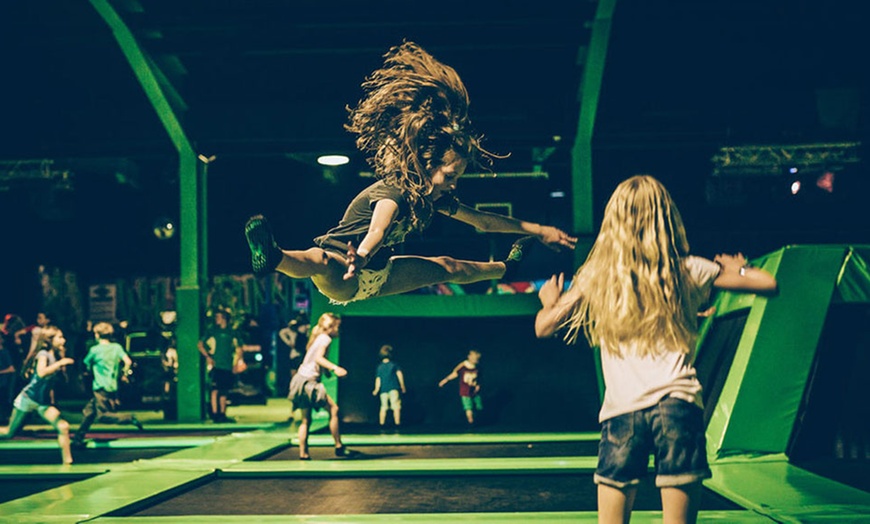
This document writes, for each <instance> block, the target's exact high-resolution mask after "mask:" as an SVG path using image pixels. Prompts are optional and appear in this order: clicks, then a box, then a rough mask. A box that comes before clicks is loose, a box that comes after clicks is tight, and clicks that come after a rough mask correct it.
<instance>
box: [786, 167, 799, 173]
mask: <svg viewBox="0 0 870 524" xmlns="http://www.w3.org/2000/svg"><path fill="white" fill-rule="evenodd" d="M788 172H789V173H791V174H795V173H797V172H798V168H796V167H790V168H789V169H788Z"/></svg>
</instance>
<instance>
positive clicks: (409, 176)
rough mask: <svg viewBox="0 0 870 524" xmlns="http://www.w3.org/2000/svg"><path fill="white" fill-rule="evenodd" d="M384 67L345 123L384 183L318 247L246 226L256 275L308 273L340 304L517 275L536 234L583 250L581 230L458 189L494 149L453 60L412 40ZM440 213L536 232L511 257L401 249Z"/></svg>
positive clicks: (258, 221)
mask: <svg viewBox="0 0 870 524" xmlns="http://www.w3.org/2000/svg"><path fill="white" fill-rule="evenodd" d="M385 58H386V60H385V62H384V66H383V67H382V68H381V69H378V70H377V71H375V72H374V73H373V74H372V75H371V76H370V77H369V78H368V79H367V80H366V81H365V82H364V83H363V88H364V89H365V91H366V95H365V96H364V97H363V99H362V100H361V101H360V102H359V104H358V105H357V107H356V108H354V109H352V110H350V119H349V123H348V124H347V125H346V126H345V127H346V128H347V129H348V130H349V131H350V132H352V133H355V134H356V135H357V139H356V143H357V147H358V148H359V149H360V150H361V151H363V152H364V153H366V154H367V155H368V156H369V162H370V163H371V165H372V166H373V168H374V172H375V175H376V176H377V178H378V181H377V182H375V183H374V184H372V185H370V186H369V187H367V188H365V189H364V190H363V191H362V192H361V193H360V194H359V195H357V196H356V198H354V199H353V201H352V202H351V203H350V205H349V206H348V208H347V210H346V211H345V214H344V217H343V218H342V219H341V222H339V224H338V225H337V226H336V227H334V228H332V229H331V230H329V231H328V232H327V233H326V234H325V235H323V236H320V237H317V238H316V239H314V243H315V244H316V247H312V248H310V249H307V250H302V251H296V250H282V249H280V248H279V247H278V245H277V243H276V242H275V239H274V237H273V234H272V231H271V228H270V226H269V223H268V221H267V220H266V218H265V217H263V216H260V215H258V216H254V217H251V218H250V219H249V220H248V223H247V224H246V225H245V236H246V237H247V241H248V245H249V247H250V249H251V263H252V266H253V269H254V272H255V273H256V274H258V275H259V274H266V273H268V272H271V271H279V272H281V273H284V274H285V275H288V276H291V277H294V278H307V277H311V280H312V281H313V282H314V284H315V285H316V286H317V288H318V289H319V290H320V291H321V292H322V293H323V294H324V295H326V296H327V297H329V298H330V299H331V300H332V301H333V302H336V303H347V302H352V301H356V300H364V299H366V298H369V297H374V296H385V295H394V294H399V293H404V292H407V291H412V290H414V289H418V288H421V287H425V286H428V285H432V284H439V283H446V282H452V283H456V284H468V283H472V282H478V281H482V280H492V279H499V278H511V277H512V275H513V273H514V272H515V268H516V266H517V264H518V263H519V262H520V260H521V259H522V257H523V250H524V249H525V248H526V246H527V245H528V243H529V241H530V240H531V239H534V238H537V239H538V240H540V241H541V242H543V243H544V244H546V245H547V246H549V247H551V248H554V249H559V248H560V247H562V246H564V247H567V248H571V249H573V248H574V245H575V243H576V238H573V237H571V236H569V235H568V234H566V233H565V232H563V231H561V230H559V229H557V228H555V227H551V226H544V225H540V224H535V223H532V222H525V221H522V220H517V219H514V218H510V217H506V216H503V215H499V214H495V213H487V212H483V211H478V210H476V209H474V208H472V207H469V206H466V205H463V204H462V203H460V202H459V200H458V199H457V198H456V197H455V196H454V195H453V192H454V190H455V189H456V184H457V181H458V180H459V178H460V177H461V176H462V174H463V173H464V172H465V170H466V168H467V167H468V166H469V165H472V166H486V165H488V164H489V163H490V162H491V160H492V157H493V155H491V154H490V153H488V152H487V151H485V150H484V149H483V148H482V147H481V145H480V137H479V136H478V135H477V134H475V132H474V131H473V130H472V129H471V122H470V121H469V118H468V103H469V99H468V93H467V92H466V90H465V86H464V85H463V83H462V80H461V79H460V78H459V76H458V75H457V74H456V71H454V70H453V68H451V67H449V66H447V65H444V64H442V63H441V62H439V61H437V60H435V59H434V58H433V57H432V56H431V55H429V53H427V52H426V51H424V50H423V49H422V48H420V47H419V46H417V45H416V44H414V43H412V42H405V43H403V44H402V45H399V46H396V47H393V48H392V49H390V50H389V52H388V53H387V54H386V55H385ZM435 212H439V213H442V214H444V215H447V216H449V217H451V218H454V219H456V220H459V221H461V222H465V223H467V224H470V225H472V226H475V227H476V228H478V229H480V230H482V231H487V232H498V233H516V234H521V235H526V236H524V237H523V238H521V239H520V240H518V241H517V242H515V243H514V245H513V246H512V248H511V251H510V253H509V254H508V256H507V257H506V259H505V260H504V261H496V262H472V261H466V260H456V259H453V258H450V257H421V256H394V255H393V248H394V247H395V246H397V245H399V244H401V243H402V242H403V241H404V240H405V236H406V235H407V234H408V233H410V232H412V231H422V230H423V229H425V228H426V227H427V226H428V225H429V223H430V222H431V220H432V216H433V215H434V213H435Z"/></svg>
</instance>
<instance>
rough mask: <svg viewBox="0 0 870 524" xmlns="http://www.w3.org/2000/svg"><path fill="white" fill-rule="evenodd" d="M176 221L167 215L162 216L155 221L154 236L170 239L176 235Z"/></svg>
mask: <svg viewBox="0 0 870 524" xmlns="http://www.w3.org/2000/svg"><path fill="white" fill-rule="evenodd" d="M175 229H176V227H175V223H174V222H172V220H171V219H169V218H166V217H160V218H158V219H157V220H155V221H154V228H153V231H154V236H155V237H157V238H158V239H160V240H168V239H170V238H172V237H173V236H174V235H175Z"/></svg>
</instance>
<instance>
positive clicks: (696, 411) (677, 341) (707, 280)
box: [535, 175, 776, 523]
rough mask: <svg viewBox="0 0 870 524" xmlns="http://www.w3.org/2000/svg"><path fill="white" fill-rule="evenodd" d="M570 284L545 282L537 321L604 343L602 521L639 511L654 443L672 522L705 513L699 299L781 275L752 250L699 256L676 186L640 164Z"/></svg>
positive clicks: (764, 288)
mask: <svg viewBox="0 0 870 524" xmlns="http://www.w3.org/2000/svg"><path fill="white" fill-rule="evenodd" d="M563 287H564V275H558V276H553V277H552V278H551V279H550V280H548V281H547V283H546V284H545V285H544V286H542V288H541V290H540V292H539V297H540V299H541V303H542V305H543V307H542V309H541V310H540V311H539V312H538V315H537V317H536V319H535V331H536V333H537V335H538V336H539V337H548V336H552V335H553V334H555V333H556V332H560V331H561V332H564V337H565V340H566V341H568V342H575V341H576V340H577V338H578V336H580V334H581V333H582V335H583V336H584V337H585V338H586V340H587V341H588V342H589V344H590V345H591V346H599V347H600V348H601V365H602V371H603V374H604V382H605V385H606V389H605V396H604V402H603V405H602V407H601V411H600V413H599V422H601V424H602V429H601V444H600V446H599V456H598V468H597V470H596V473H595V482H596V483H597V484H598V511H599V522H616V523H623V522H628V519H629V517H630V515H631V508H632V505H633V503H634V497H635V494H636V492H637V486H638V484H639V482H640V480H641V478H643V477H644V476H645V474H646V470H647V466H648V463H649V454H650V453H651V452H653V453H655V454H656V459H657V460H656V485H657V486H658V487H659V488H661V496H662V508H663V517H664V522H694V521H695V519H696V516H697V511H698V501H699V497H700V489H701V481H702V480H703V479H705V478H709V477H710V469H709V467H708V464H707V456H706V445H705V440H704V423H703V405H702V402H701V384H700V383H699V381H698V378H697V374H696V372H695V368H694V366H693V360H694V349H695V342H696V340H697V322H696V319H697V316H698V310H699V308H700V306H701V305H702V304H703V303H704V302H705V301H706V300H707V299H708V298H709V296H710V293H711V290H712V288H714V287H715V288H721V289H729V290H733V291H744V292H756V293H762V292H765V293H767V292H773V291H774V290H775V289H776V280H775V279H774V278H773V277H772V276H771V275H770V274H769V273H767V272H765V271H763V270H761V269H756V268H751V267H748V266H747V265H746V260H745V258H744V257H743V255H735V256H731V255H717V256H716V257H715V259H714V261H711V260H707V259H704V258H701V257H697V256H692V255H690V254H689V243H688V241H687V239H686V231H685V228H684V226H683V221H682V218H681V217H680V213H679V211H678V210H677V207H676V205H675V204H674V201H673V199H672V198H671V196H670V194H669V193H668V191H667V189H665V187H664V186H663V185H662V184H661V183H660V182H659V181H658V180H656V179H655V178H653V177H651V176H648V175H640V176H634V177H632V178H630V179H628V180H626V181H624V182H622V183H621V184H619V186H618V187H617V188H616V190H615V191H614V192H613V195H612V196H611V198H610V200H609V202H608V203H607V207H606V208H605V211H604V217H603V219H602V222H601V229H600V232H599V234H598V237H597V238H596V240H595V244H594V245H593V247H592V250H591V251H590V253H589V256H588V258H587V259H586V262H585V263H584V264H583V265H582V266H581V267H580V268H579V269H578V270H577V272H576V274H575V275H574V278H573V282H572V283H571V285H570V287H569V288H568V290H567V291H565V292H563V291H562V290H563ZM663 428H667V431H665V430H664V429H663Z"/></svg>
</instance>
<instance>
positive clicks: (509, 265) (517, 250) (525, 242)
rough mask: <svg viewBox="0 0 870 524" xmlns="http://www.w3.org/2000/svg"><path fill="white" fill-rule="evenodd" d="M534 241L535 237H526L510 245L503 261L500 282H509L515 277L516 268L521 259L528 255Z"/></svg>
mask: <svg viewBox="0 0 870 524" xmlns="http://www.w3.org/2000/svg"><path fill="white" fill-rule="evenodd" d="M536 240H537V237H533V236H527V237H522V238H519V239H517V240H516V241H515V242H514V243H513V244H512V245H511V250H510V252H509V253H508V255H507V257H505V259H504V265H505V270H504V276H503V277H502V280H511V279H513V278H514V277H515V276H516V272H517V269H518V266H519V265H520V263H521V262H522V261H523V257H524V256H526V255H527V254H528V252H529V250H530V249H531V247H532V246H533V245H534V242H535V241H536Z"/></svg>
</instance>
